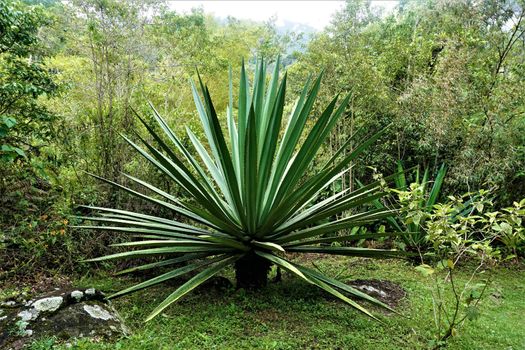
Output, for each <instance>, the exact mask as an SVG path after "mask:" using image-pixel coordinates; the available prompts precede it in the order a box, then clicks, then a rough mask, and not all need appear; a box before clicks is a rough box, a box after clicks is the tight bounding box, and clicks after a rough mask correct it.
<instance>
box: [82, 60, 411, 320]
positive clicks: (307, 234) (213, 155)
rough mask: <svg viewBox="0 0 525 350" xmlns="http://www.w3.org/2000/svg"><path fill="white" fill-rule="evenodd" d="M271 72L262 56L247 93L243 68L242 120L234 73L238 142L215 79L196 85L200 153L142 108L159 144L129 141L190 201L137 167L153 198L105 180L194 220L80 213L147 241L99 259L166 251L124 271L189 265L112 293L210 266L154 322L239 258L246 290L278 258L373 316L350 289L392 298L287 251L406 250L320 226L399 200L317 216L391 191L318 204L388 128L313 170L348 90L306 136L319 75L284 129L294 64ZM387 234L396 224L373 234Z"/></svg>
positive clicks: (107, 211)
mask: <svg viewBox="0 0 525 350" xmlns="http://www.w3.org/2000/svg"><path fill="white" fill-rule="evenodd" d="M266 69H267V65H266V64H265V63H264V62H263V61H262V60H261V61H260V63H259V64H258V65H257V67H256V71H255V75H254V82H253V92H252V93H250V91H249V90H250V89H249V82H248V79H247V77H246V72H245V69H244V65H243V67H242V69H241V76H240V87H239V96H238V104H237V116H236V117H237V118H235V115H234V104H233V88H232V86H233V82H232V81H231V78H230V89H229V106H228V108H227V113H226V114H227V125H228V134H229V140H227V138H226V137H225V135H224V133H223V130H222V127H221V123H220V121H219V118H218V116H217V113H216V111H215V108H214V105H213V103H212V100H211V96H210V93H209V91H208V88H207V87H206V86H205V85H204V84H203V83H202V80H201V79H200V76H199V86H200V93H201V94H202V97H201V96H200V95H199V91H198V89H197V87H196V86H195V84H194V83H193V82H192V91H193V97H194V100H195V105H196V107H197V111H198V114H199V117H200V119H201V122H202V126H203V128H204V132H205V135H206V141H207V145H206V144H204V143H202V142H201V141H200V140H199V139H198V138H197V137H196V136H195V134H194V133H193V132H192V131H191V130H190V129H189V128H187V134H188V136H189V139H190V140H191V142H192V144H193V147H194V150H195V151H196V153H197V154H198V156H199V158H200V159H198V158H196V157H195V156H194V155H193V154H192V152H190V149H188V148H187V147H186V146H184V144H183V143H182V142H181V141H180V139H179V137H178V136H177V135H175V133H174V132H173V131H172V129H170V127H169V126H168V124H167V123H166V121H165V120H164V119H163V118H162V117H161V116H160V115H159V114H158V113H157V111H156V110H155V109H154V108H153V107H152V110H153V118H154V119H155V121H156V122H157V124H158V125H157V126H154V125H153V124H151V123H149V122H147V121H146V120H145V119H144V118H142V117H140V116H138V115H137V116H138V117H139V119H140V120H141V121H142V123H143V124H144V126H145V127H146V129H147V130H148V132H149V136H150V137H151V139H152V140H154V141H155V143H156V146H154V145H153V144H152V143H151V142H149V141H147V140H146V139H144V138H142V137H140V136H138V138H139V140H140V141H141V142H142V144H143V145H144V146H143V147H142V146H139V145H137V144H136V143H135V142H134V141H132V140H130V139H128V138H126V137H125V139H126V140H127V141H128V142H129V144H130V145H131V146H132V147H133V148H134V149H136V150H137V152H139V153H140V154H141V155H142V156H143V157H145V158H146V159H147V160H148V161H149V162H151V164H153V165H154V166H155V167H156V168H157V169H158V170H159V171H161V172H162V173H163V174H165V175H166V176H167V177H168V178H170V179H171V180H172V181H173V182H174V183H176V184H178V185H179V186H180V187H181V188H182V189H184V191H185V192H186V193H187V195H188V198H187V199H185V200H180V199H178V198H175V197H174V196H173V195H171V194H170V193H167V192H165V191H163V190H161V189H159V188H157V187H154V186H152V185H151V184H149V183H148V182H146V181H143V180H140V179H138V178H136V177H133V176H130V175H126V176H127V177H128V178H129V179H130V180H131V181H133V182H135V183H136V184H138V185H140V186H143V187H144V188H145V189H147V190H149V191H151V192H152V193H154V195H146V194H143V193H140V192H138V191H135V190H133V189H130V188H128V187H125V186H122V185H119V184H117V183H114V182H111V181H109V180H104V181H106V182H109V183H112V184H113V185H115V186H117V187H119V188H120V189H122V190H125V191H127V192H129V193H131V194H133V195H135V196H137V197H139V198H142V199H144V200H147V201H151V202H153V203H155V204H158V205H159V206H161V207H164V208H168V209H170V210H171V211H172V212H173V213H176V214H178V215H182V216H183V217H185V218H187V219H189V220H190V222H192V223H185V222H180V221H176V220H172V219H167V218H163V217H157V216H152V215H145V214H141V213H138V212H132V211H125V210H118V209H112V208H101V207H91V209H93V210H95V211H98V212H99V213H101V216H98V217H97V216H95V217H84V218H83V219H87V220H91V221H94V222H101V223H102V224H106V225H93V226H83V227H84V228H92V229H98V230H112V231H118V232H126V233H129V234H131V235H132V237H135V238H139V240H134V241H130V242H126V243H122V244H115V246H121V247H128V248H136V247H140V248H141V249H139V250H131V251H127V252H122V253H116V254H113V255H109V256H103V257H100V258H96V259H92V260H91V261H103V260H108V259H115V258H136V257H145V256H152V255H153V256H162V257H164V259H163V260H161V261H157V262H153V263H149V264H146V265H142V266H139V267H136V268H132V269H129V270H127V271H136V270H144V269H151V268H157V267H160V266H168V265H174V264H178V263H182V262H186V263H187V264H186V265H184V266H182V267H177V268H174V269H173V270H171V271H169V272H167V273H165V274H162V275H160V276H158V277H155V278H153V279H150V280H147V281H145V282H142V283H140V284H138V285H135V286H132V287H130V288H127V289H125V290H123V291H120V292H118V293H116V294H114V295H113V296H112V297H116V296H121V295H125V294H127V293H130V292H134V291H137V290H140V289H142V288H146V287H149V286H152V285H154V284H157V283H160V282H163V281H166V280H168V279H171V278H174V277H178V276H181V275H184V274H187V273H190V272H193V271H197V270H199V269H200V268H204V269H203V270H202V271H200V272H199V273H197V274H196V275H195V276H193V277H192V278H191V279H190V280H188V281H187V282H186V283H184V284H183V285H182V286H180V287H179V288H178V289H176V290H175V291H174V292H173V293H172V294H171V295H169V296H168V297H167V298H166V299H165V300H164V301H163V302H162V303H161V304H160V305H159V306H158V307H157V308H156V309H155V310H154V311H153V312H152V313H151V315H150V316H149V317H148V318H147V320H150V319H152V318H153V317H154V316H156V315H158V314H159V313H160V312H161V311H162V310H164V309H165V308H166V307H167V306H168V305H170V304H171V303H173V302H175V301H177V300H178V299H179V298H181V297H182V296H184V295H185V294H186V293H188V292H190V291H191V290H192V289H194V288H196V287H197V286H198V285H200V284H202V283H203V282H204V281H206V280H207V279H209V278H211V277H212V276H214V275H215V274H217V273H218V272H219V271H221V270H223V269H224V268H226V267H227V266H230V265H234V266H235V272H236V279H237V286H238V287H243V288H260V287H262V286H264V285H265V284H266V283H267V275H268V271H269V269H270V267H271V265H274V264H275V265H277V266H278V267H280V268H283V269H285V270H287V271H289V272H291V273H293V274H295V275H297V276H299V277H300V278H302V279H304V280H305V281H307V282H308V283H311V284H313V285H316V286H318V287H320V288H322V289H324V290H325V291H327V292H329V293H331V294H333V295H334V296H336V297H338V298H339V299H341V300H343V301H345V302H346V303H348V304H349V305H351V306H353V307H354V308H356V309H358V310H359V311H361V312H363V313H365V314H366V315H368V316H370V317H374V316H373V315H372V314H371V313H370V312H369V311H367V310H366V309H364V308H363V307H362V306H360V305H359V304H358V303H356V302H355V301H353V300H351V299H349V298H348V297H347V295H351V296H355V297H358V298H361V299H365V300H368V301H370V302H372V303H374V304H376V305H380V306H383V307H385V308H388V306H387V305H385V304H383V303H381V302H379V301H377V300H375V299H373V298H371V297H369V296H367V295H366V294H364V293H362V292H360V291H358V290H356V289H354V288H352V287H350V286H348V285H346V284H343V283H341V282H339V281H337V280H334V279H332V278H329V277H327V276H325V275H323V274H321V273H319V272H317V271H315V270H312V269H309V268H306V267H304V266H301V265H298V264H296V263H293V262H291V261H289V260H287V259H286V258H285V257H283V255H282V253H285V252H295V253H324V254H338V255H348V256H361V257H372V258H388V257H398V256H400V255H403V253H402V252H399V251H394V250H381V249H365V248H355V247H334V246H319V244H321V243H332V242H337V241H341V240H343V241H352V240H358V239H361V238H363V237H362V236H361V235H357V234H354V235H347V236H339V237H323V236H322V235H325V234H327V233H332V232H337V231H339V230H341V229H343V228H351V227H356V226H362V225H364V224H366V223H371V222H374V221H376V220H378V219H382V218H386V217H388V216H390V215H392V214H393V213H394V211H393V210H391V209H368V210H366V211H363V212H352V213H350V214H347V215H346V216H342V217H340V218H338V219H337V220H334V221H329V222H324V223H320V222H322V221H323V220H324V219H326V218H329V217H331V216H333V215H335V214H340V213H343V212H348V211H349V210H356V209H357V208H359V207H361V206H363V205H365V204H369V203H371V202H372V201H373V200H375V199H378V198H381V197H382V196H384V195H385V194H386V192H384V191H383V190H382V186H381V185H382V182H381V181H376V182H374V183H371V184H369V185H367V186H364V187H362V188H360V189H358V190H356V191H349V190H346V191H343V192H340V193H336V194H334V195H332V196H330V197H329V198H327V199H325V200H322V201H320V202H318V203H315V204H314V202H315V200H316V198H317V195H318V193H319V192H320V191H322V190H323V189H324V188H326V187H327V186H330V185H331V184H332V183H333V181H335V179H337V178H338V177H339V176H340V174H341V173H342V172H345V171H346V169H347V167H348V166H349V164H350V162H352V161H354V160H355V159H356V157H357V156H358V155H359V154H360V153H361V152H362V151H363V150H365V149H366V148H367V147H368V146H369V145H370V144H372V143H373V142H374V141H376V140H377V139H378V138H379V137H380V136H381V135H382V133H383V131H380V132H378V133H376V134H374V135H372V136H371V137H369V138H367V139H365V140H363V141H362V142H361V143H360V144H359V145H358V146H355V147H354V148H353V150H352V151H351V152H349V153H348V154H345V155H344V156H343V155H342V151H343V150H344V148H345V147H346V146H347V145H348V142H347V143H346V144H345V145H343V146H342V147H341V149H340V150H339V152H337V153H336V154H334V155H333V157H332V158H331V159H330V160H328V161H327V162H326V163H325V164H324V166H323V167H322V169H321V170H320V171H319V172H317V173H316V174H315V175H312V176H310V177H305V175H306V172H307V169H308V167H309V165H310V164H311V163H312V160H313V159H314V156H315V155H316V153H317V152H318V150H319V149H320V147H321V146H322V144H323V143H324V142H325V140H326V138H327V136H328V135H329V133H330V131H331V129H332V128H333V126H334V125H335V123H336V122H337V120H338V118H339V117H340V116H341V115H342V114H343V112H344V111H345V108H346V107H347V104H348V102H349V97H346V98H344V99H343V101H342V102H341V103H340V104H339V106H338V107H337V108H336V104H337V99H338V98H337V97H336V98H334V99H333V100H332V101H331V102H330V104H329V105H328V106H327V107H326V108H325V109H324V111H323V112H322V114H321V115H320V117H319V118H318V119H317V121H316V122H315V124H314V125H313V127H312V128H311V130H310V131H309V132H308V133H307V135H306V137H305V138H304V141H302V139H301V136H302V134H303V130H304V129H305V126H306V122H307V120H308V117H309V116H310V112H311V110H312V107H313V105H314V102H315V100H316V96H317V93H318V91H319V87H320V83H321V76H319V77H318V78H317V79H316V80H315V81H313V83H312V84H310V81H308V82H307V84H306V85H305V86H304V88H303V89H302V93H301V95H300V96H299V98H298V100H297V101H296V103H295V107H294V108H293V111H292V112H291V115H290V118H289V119H288V120H287V121H286V123H284V124H285V127H284V128H282V126H281V125H282V124H283V110H284V107H285V92H286V81H287V76H286V73H285V74H284V76H283V78H282V79H281V80H280V81H279V60H277V62H276V63H275V69H274V71H273V75H272V77H271V80H270V81H269V83H268V86H266V84H267V83H266ZM230 74H231V73H230ZM157 128H160V129H161V130H162V132H163V133H164V135H163V136H162V135H161V134H159V133H158V132H157V131H156V130H157ZM165 139H167V141H166V140H165ZM228 141H229V142H228ZM170 143H171V145H170ZM173 146H174V147H173ZM390 179H391V178H390ZM102 180H103V179H102ZM382 235H387V233H383V234H376V235H374V236H376V237H380V236H382ZM190 261H191V263H190Z"/></svg>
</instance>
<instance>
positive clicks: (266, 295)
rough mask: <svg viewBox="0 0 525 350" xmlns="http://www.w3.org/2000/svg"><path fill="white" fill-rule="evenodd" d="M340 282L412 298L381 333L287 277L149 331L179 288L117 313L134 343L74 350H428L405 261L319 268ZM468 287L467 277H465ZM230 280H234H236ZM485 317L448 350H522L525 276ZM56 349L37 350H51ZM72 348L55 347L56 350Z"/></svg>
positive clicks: (494, 291)
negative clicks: (388, 285) (375, 285)
mask: <svg viewBox="0 0 525 350" xmlns="http://www.w3.org/2000/svg"><path fill="white" fill-rule="evenodd" d="M316 265H317V266H319V267H320V268H321V269H322V270H324V271H327V272H328V273H329V274H331V275H332V276H334V275H336V274H340V278H341V279H343V280H351V279H388V280H391V281H394V282H397V283H399V284H400V285H401V286H402V287H403V288H404V289H405V290H406V291H407V293H408V295H407V298H406V299H404V300H403V301H402V302H401V304H400V305H399V306H398V307H397V310H398V311H399V312H400V313H401V314H402V315H403V316H400V315H396V314H385V313H383V312H382V311H380V310H378V309H374V308H372V309H373V310H374V312H375V314H377V315H380V317H381V319H382V320H383V321H384V322H385V324H384V325H382V324H380V323H378V322H375V321H373V320H371V319H369V318H367V317H366V316H364V315H362V314H360V313H358V312H357V311H354V310H352V309H351V308H350V307H347V306H346V305H344V304H343V303H342V302H340V301H336V300H334V299H332V298H331V297H330V296H327V294H326V293H324V292H323V291H321V290H319V289H317V288H315V287H313V286H309V285H307V284H306V283H304V282H303V281H300V280H299V279H297V278H294V277H291V276H290V275H288V274H286V273H284V275H283V281H282V282H281V283H272V284H270V285H269V286H268V288H266V289H265V290H263V291H261V292H257V293H252V292H245V291H243V290H239V291H235V290H229V291H225V292H219V291H217V290H210V289H208V290H200V291H197V292H194V293H191V294H190V295H188V296H186V297H185V298H183V299H182V300H181V301H180V302H178V303H177V304H175V305H174V306H172V307H170V308H168V309H167V310H166V311H165V312H164V313H163V314H161V315H160V316H159V317H157V318H156V319H154V320H153V321H151V322H149V323H146V324H145V323H143V319H144V318H145V317H146V316H147V314H148V313H149V312H150V311H151V310H152V309H153V308H154V307H155V306H156V304H157V303H159V302H160V301H161V300H162V299H163V298H164V297H165V296H167V295H168V294H169V293H171V292H172V291H173V288H174V287H175V285H170V286H168V285H164V286H161V287H158V288H154V289H149V290H144V291H141V292H138V293H135V294H132V295H129V296H125V297H123V298H121V299H118V300H115V301H114V304H115V306H116V308H117V309H118V310H119V312H120V313H121V315H122V316H123V318H124V319H125V320H126V321H127V323H128V325H129V326H130V328H131V329H132V330H133V334H132V335H131V336H130V337H128V338H125V339H121V340H120V341H118V342H117V343H116V344H115V343H91V342H87V341H78V342H76V343H74V344H73V347H72V348H73V349H130V350H131V349H133V350H138V349H424V348H427V344H428V339H429V338H431V336H432V334H433V333H432V332H433V315H432V300H431V297H430V293H429V287H430V280H429V279H428V278H425V277H423V276H421V275H420V274H419V273H418V272H417V271H414V268H413V267H412V266H411V265H409V264H407V263H405V262H401V261H376V260H369V259H356V258H341V257H337V258H331V257H322V258H318V259H316ZM457 276H458V278H459V279H460V280H461V279H465V278H467V276H468V274H467V271H466V270H464V271H461V270H460V271H459V273H458V275H457ZM230 277H231V276H230ZM75 283H76V285H78V286H79V287H91V286H95V287H97V288H100V289H102V290H111V291H115V290H118V289H119V288H122V287H124V286H127V285H129V284H130V283H132V281H131V280H125V279H117V278H110V277H96V278H95V277H90V278H83V279H81V280H79V281H76V282H75ZM488 293H489V294H488V297H487V298H486V299H485V300H484V301H483V303H482V304H481V310H482V311H481V312H482V313H481V316H480V317H479V318H478V319H477V320H475V321H472V322H468V321H467V323H466V326H465V327H463V328H462V329H460V330H459V332H458V335H457V336H456V337H454V338H452V339H451V340H450V342H449V347H448V349H525V270H524V269H523V268H522V267H521V268H517V267H514V268H511V269H507V268H500V269H499V270H497V271H496V272H495V274H494V277H493V283H492V285H491V287H490V289H489V291H488ZM53 343H54V341H53V340H52V339H45V340H42V341H39V342H37V343H35V344H33V346H32V349H51V348H55V347H54V346H53V345H52V344H53ZM62 347H63V348H66V346H65V345H57V347H56V348H59V349H61V348H62Z"/></svg>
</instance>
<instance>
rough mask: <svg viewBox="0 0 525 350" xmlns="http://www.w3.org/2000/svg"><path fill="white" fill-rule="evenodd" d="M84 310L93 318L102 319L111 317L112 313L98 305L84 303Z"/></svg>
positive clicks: (105, 319)
mask: <svg viewBox="0 0 525 350" xmlns="http://www.w3.org/2000/svg"><path fill="white" fill-rule="evenodd" d="M84 311H85V312H87V313H88V314H89V316H91V317H93V318H100V319H102V320H104V321H107V320H111V319H113V315H111V314H110V313H109V312H107V311H106V310H104V309H103V308H101V307H100V306H98V305H84Z"/></svg>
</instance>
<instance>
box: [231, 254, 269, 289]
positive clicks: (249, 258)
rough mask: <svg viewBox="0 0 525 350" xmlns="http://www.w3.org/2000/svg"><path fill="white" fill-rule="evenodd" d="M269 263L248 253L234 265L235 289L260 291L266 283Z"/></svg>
mask: <svg viewBox="0 0 525 350" xmlns="http://www.w3.org/2000/svg"><path fill="white" fill-rule="evenodd" d="M270 266H271V263H270V262H269V261H268V260H266V259H264V258H262V257H260V256H259V255H257V254H255V253H253V252H250V253H248V254H246V255H245V256H244V257H242V258H241V259H239V260H237V262H236V263H235V278H236V280H237V288H244V289H260V288H262V287H264V286H266V284H267V283H268V272H270Z"/></svg>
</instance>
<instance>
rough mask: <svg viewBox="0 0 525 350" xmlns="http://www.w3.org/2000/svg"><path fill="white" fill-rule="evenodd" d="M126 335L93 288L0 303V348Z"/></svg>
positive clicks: (101, 297) (100, 293)
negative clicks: (52, 339) (44, 339)
mask: <svg viewBox="0 0 525 350" xmlns="http://www.w3.org/2000/svg"><path fill="white" fill-rule="evenodd" d="M128 333H129V331H128V329H127V327H126V326H125V325H124V323H123V322H122V320H121V318H120V316H119V315H118V313H117V312H116V310H115V309H114V308H113V306H111V304H110V303H109V302H108V301H107V300H106V299H105V297H104V294H103V293H102V292H101V291H98V290H95V289H94V288H88V289H75V290H56V291H53V292H51V293H47V294H45V295H42V296H39V297H37V298H33V299H31V300H28V301H24V302H21V303H20V302H15V301H6V302H2V303H0V349H6V350H7V349H13V350H16V349H21V348H22V347H23V346H24V345H25V344H28V343H30V342H31V341H33V340H34V339H37V338H40V337H51V336H55V337H57V338H59V339H63V340H67V339H70V338H81V337H90V338H94V339H113V338H118V337H120V336H123V335H126V334H128Z"/></svg>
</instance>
